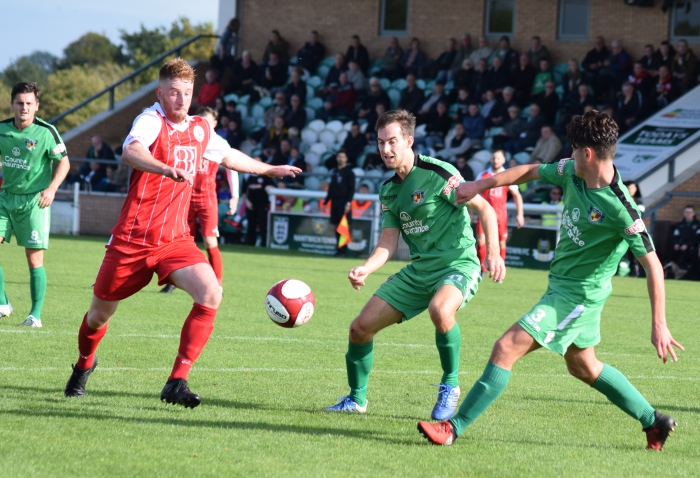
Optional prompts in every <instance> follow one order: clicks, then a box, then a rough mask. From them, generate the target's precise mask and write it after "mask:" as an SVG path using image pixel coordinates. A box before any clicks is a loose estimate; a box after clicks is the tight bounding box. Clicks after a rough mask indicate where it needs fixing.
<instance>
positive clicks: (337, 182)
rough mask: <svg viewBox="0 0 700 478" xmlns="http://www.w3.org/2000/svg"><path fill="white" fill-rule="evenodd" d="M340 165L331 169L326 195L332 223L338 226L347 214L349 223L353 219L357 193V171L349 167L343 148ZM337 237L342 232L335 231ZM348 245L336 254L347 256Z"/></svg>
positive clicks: (339, 153)
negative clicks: (353, 200)
mask: <svg viewBox="0 0 700 478" xmlns="http://www.w3.org/2000/svg"><path fill="white" fill-rule="evenodd" d="M336 160H337V162H338V166H336V167H335V168H334V169H333V170H332V171H331V181H330V184H329V187H328V195H327V196H326V202H325V204H326V206H327V205H328V202H329V201H330V203H331V218H330V223H331V224H332V225H333V226H336V227H337V226H338V224H340V221H341V220H342V219H343V215H345V216H346V217H347V219H348V223H350V222H351V221H352V198H353V196H354V195H355V173H354V172H353V171H352V168H349V167H347V164H348V156H347V154H345V151H343V150H342V149H341V150H340V151H338V153H337V154H336ZM335 236H336V239H340V234H338V232H336V233H335ZM347 249H348V248H347V246H343V247H339V248H338V251H337V252H336V254H335V255H336V256H345V255H346V254H347Z"/></svg>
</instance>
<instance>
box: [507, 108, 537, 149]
mask: <svg viewBox="0 0 700 478" xmlns="http://www.w3.org/2000/svg"><path fill="white" fill-rule="evenodd" d="M542 126H544V118H543V117H542V114H541V112H540V106H539V105H538V104H537V103H532V104H531V105H530V114H529V116H528V118H527V124H526V126H525V131H523V132H522V133H520V136H519V137H518V139H515V140H512V141H506V143H505V149H506V151H508V152H509V153H510V154H511V156H515V154H516V153H518V152H520V151H525V150H526V149H527V148H532V147H534V146H535V144H537V140H538V139H540V134H541V131H542Z"/></svg>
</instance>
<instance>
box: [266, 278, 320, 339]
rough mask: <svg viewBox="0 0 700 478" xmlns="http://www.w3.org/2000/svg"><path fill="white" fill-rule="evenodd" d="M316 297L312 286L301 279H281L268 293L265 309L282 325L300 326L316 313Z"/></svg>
mask: <svg viewBox="0 0 700 478" xmlns="http://www.w3.org/2000/svg"><path fill="white" fill-rule="evenodd" d="M315 307H316V298H315V297H314V293H313V292H311V288H310V287H309V286H308V285H306V284H305V283H303V282H302V281H300V280H296V279H285V280H281V281H279V282H278V283H276V284H275V285H273V286H272V288H271V289H270V290H269V291H268V293H267V298H266V299H265V309H266V310H267V315H269V316H270V319H272V321H273V322H274V323H276V324H277V325H279V326H280V327H288V328H291V327H300V326H302V325H304V324H305V323H307V322H308V321H309V319H310V318H311V316H312V315H313V313H314V308H315Z"/></svg>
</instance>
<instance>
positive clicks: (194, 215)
mask: <svg viewBox="0 0 700 478" xmlns="http://www.w3.org/2000/svg"><path fill="white" fill-rule="evenodd" d="M195 219H199V230H200V231H201V233H202V236H204V237H219V205H218V203H216V202H213V203H211V204H208V205H206V204H200V205H197V204H195V203H194V202H191V203H190V211H189V213H188V215H187V222H188V223H189V225H190V234H192V237H194V236H196V235H197V229H196V227H197V223H196V221H195Z"/></svg>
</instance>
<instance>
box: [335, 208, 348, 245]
mask: <svg viewBox="0 0 700 478" xmlns="http://www.w3.org/2000/svg"><path fill="white" fill-rule="evenodd" d="M335 232H337V233H338V234H340V237H339V238H338V249H340V248H341V247H343V246H347V245H348V244H349V243H350V242H352V240H351V239H350V227H349V226H348V218H347V217H346V216H345V214H343V218H342V219H341V220H340V223H339V224H338V227H337V228H336V229H335Z"/></svg>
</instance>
